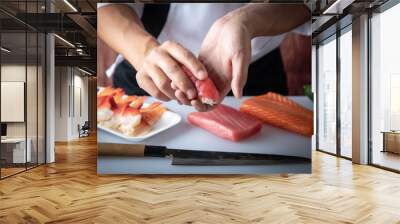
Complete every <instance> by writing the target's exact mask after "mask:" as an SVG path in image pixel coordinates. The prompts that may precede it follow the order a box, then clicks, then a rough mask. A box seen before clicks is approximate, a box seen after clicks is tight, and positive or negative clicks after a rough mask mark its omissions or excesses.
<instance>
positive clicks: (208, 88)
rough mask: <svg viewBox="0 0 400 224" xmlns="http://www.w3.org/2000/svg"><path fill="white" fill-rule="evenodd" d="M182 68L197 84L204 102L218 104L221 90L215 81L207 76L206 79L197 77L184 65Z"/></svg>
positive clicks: (199, 94)
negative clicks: (219, 90)
mask: <svg viewBox="0 0 400 224" xmlns="http://www.w3.org/2000/svg"><path fill="white" fill-rule="evenodd" d="M182 69H183V70H184V71H185V73H186V74H187V75H188V76H189V77H190V79H191V80H192V82H193V83H194V84H195V86H196V89H197V93H198V97H199V99H200V100H201V102H202V103H204V104H209V105H214V104H217V102H218V100H219V92H218V90H217V87H215V85H214V83H213V81H212V80H211V79H210V78H208V77H207V78H206V79H204V80H198V79H196V77H195V76H194V75H193V74H192V73H191V72H190V70H189V69H188V68H186V67H185V66H182Z"/></svg>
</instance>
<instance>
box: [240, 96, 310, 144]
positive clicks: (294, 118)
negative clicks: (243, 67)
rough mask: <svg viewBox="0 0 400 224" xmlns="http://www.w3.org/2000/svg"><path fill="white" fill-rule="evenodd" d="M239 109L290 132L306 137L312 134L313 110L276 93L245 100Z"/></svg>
mask: <svg viewBox="0 0 400 224" xmlns="http://www.w3.org/2000/svg"><path fill="white" fill-rule="evenodd" d="M240 111H242V112H244V113H247V114H249V115H252V116H254V117H256V118H258V119H260V120H262V121H264V122H265V123H267V124H270V125H273V126H275V127H278V128H282V129H285V130H288V131H290V132H294V133H297V134H301V135H304V136H307V137H310V136H311V135H312V134H313V112H312V111H310V110H308V109H306V108H304V107H302V106H301V105H299V104H297V103H296V102H294V101H292V100H290V99H289V98H287V97H285V96H282V95H279V94H277V93H272V92H269V93H267V94H264V95H261V96H255V97H252V98H250V99H248V100H245V101H244V102H243V103H242V105H241V106H240Z"/></svg>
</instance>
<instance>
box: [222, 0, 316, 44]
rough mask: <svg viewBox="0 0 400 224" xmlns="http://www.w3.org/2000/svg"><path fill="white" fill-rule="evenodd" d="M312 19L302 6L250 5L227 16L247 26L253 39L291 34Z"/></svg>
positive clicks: (228, 18)
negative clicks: (290, 32)
mask: <svg viewBox="0 0 400 224" xmlns="http://www.w3.org/2000/svg"><path fill="white" fill-rule="evenodd" d="M310 19H311V14H310V12H309V10H308V9H307V7H306V6H305V5H302V4H296V5H290V4H268V3H261V4H259V3H255V4H249V5H247V6H244V7H242V8H239V9H237V10H235V11H232V12H231V13H229V14H228V15H227V18H226V20H235V21H236V22H238V23H240V24H242V25H243V26H245V27H246V28H247V29H248V31H249V33H250V35H251V37H252V38H254V37H258V36H274V35H279V34H282V33H285V32H289V31H291V30H293V29H294V28H296V27H298V26H300V25H301V24H303V23H305V22H307V21H308V20H310Z"/></svg>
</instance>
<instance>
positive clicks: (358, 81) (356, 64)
mask: <svg viewBox="0 0 400 224" xmlns="http://www.w3.org/2000/svg"><path fill="white" fill-rule="evenodd" d="M352 28H353V40H352V42H353V80H352V81H353V83H352V85H353V86H352V87H353V102H352V104H353V105H352V106H353V116H352V117H353V120H352V121H353V124H352V126H353V130H352V134H353V141H352V145H353V153H352V156H353V162H354V163H358V164H367V163H368V15H361V16H360V17H358V18H355V19H353V25H352Z"/></svg>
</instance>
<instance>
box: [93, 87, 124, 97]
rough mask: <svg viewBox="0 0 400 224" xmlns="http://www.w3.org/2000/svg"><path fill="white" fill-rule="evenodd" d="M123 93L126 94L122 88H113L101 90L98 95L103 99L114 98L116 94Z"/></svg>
mask: <svg viewBox="0 0 400 224" xmlns="http://www.w3.org/2000/svg"><path fill="white" fill-rule="evenodd" d="M119 93H122V94H124V90H123V89H121V88H116V89H114V88H112V87H105V88H104V89H102V90H100V91H99V92H98V93H97V97H102V96H114V95H115V94H119Z"/></svg>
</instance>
